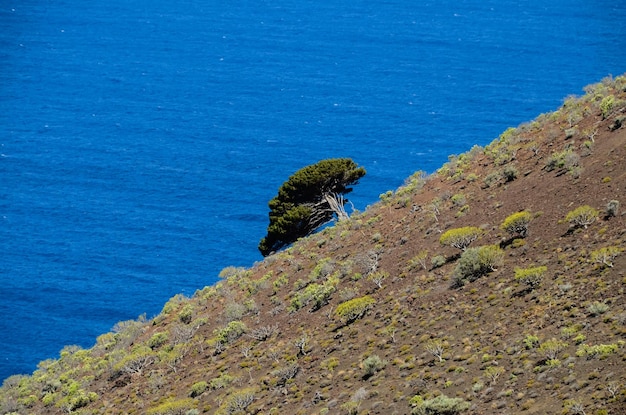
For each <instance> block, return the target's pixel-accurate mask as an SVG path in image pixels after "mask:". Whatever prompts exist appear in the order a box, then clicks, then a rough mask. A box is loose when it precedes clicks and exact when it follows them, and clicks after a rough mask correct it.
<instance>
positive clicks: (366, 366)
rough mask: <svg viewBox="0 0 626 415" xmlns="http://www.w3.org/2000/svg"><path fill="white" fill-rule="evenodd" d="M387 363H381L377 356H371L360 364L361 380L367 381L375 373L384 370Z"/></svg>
mask: <svg viewBox="0 0 626 415" xmlns="http://www.w3.org/2000/svg"><path fill="white" fill-rule="evenodd" d="M386 365H387V362H385V361H383V360H382V359H381V358H380V357H379V356H378V355H375V354H374V355H371V356H369V357H368V358H367V359H365V360H364V361H363V363H361V368H362V369H363V379H369V378H370V377H372V376H374V375H375V374H376V372H380V371H381V370H383V369H384V368H385V366H386Z"/></svg>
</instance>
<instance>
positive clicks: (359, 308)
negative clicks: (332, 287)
mask: <svg viewBox="0 0 626 415" xmlns="http://www.w3.org/2000/svg"><path fill="white" fill-rule="evenodd" d="M375 302H376V300H374V299H373V298H372V297H370V296H369V295H366V296H363V297H358V298H353V299H352V300H348V301H344V302H343V303H341V304H339V305H338V306H337V308H336V309H335V314H336V315H337V317H339V318H340V319H341V320H342V321H343V322H344V323H345V324H349V323H352V322H353V321H355V320H357V319H359V318H361V317H363V316H364V315H365V313H367V310H369V309H370V307H371V306H372V305H373V304H374V303H375Z"/></svg>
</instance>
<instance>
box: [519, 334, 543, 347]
mask: <svg viewBox="0 0 626 415" xmlns="http://www.w3.org/2000/svg"><path fill="white" fill-rule="evenodd" d="M523 342H524V345H526V348H527V349H534V348H535V347H537V346H538V345H539V337H537V336H535V335H532V334H529V335H527V336H526V337H525V338H524V340H523Z"/></svg>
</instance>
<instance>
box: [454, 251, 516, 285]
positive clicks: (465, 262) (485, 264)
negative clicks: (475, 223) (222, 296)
mask: <svg viewBox="0 0 626 415" xmlns="http://www.w3.org/2000/svg"><path fill="white" fill-rule="evenodd" d="M503 258H504V251H503V250H502V249H501V248H500V247H499V246H497V245H485V246H481V247H478V248H470V249H468V250H466V251H465V252H463V254H462V255H461V258H460V259H459V262H458V263H457V264H456V267H455V268H454V271H453V275H452V276H453V281H454V283H453V285H455V286H462V285H463V284H464V283H465V282H466V281H468V282H472V281H475V280H477V279H478V278H480V277H482V276H483V275H486V274H488V273H489V272H492V271H495V269H496V267H498V266H499V265H501V263H502V259H503Z"/></svg>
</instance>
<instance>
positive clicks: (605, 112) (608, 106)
mask: <svg viewBox="0 0 626 415" xmlns="http://www.w3.org/2000/svg"><path fill="white" fill-rule="evenodd" d="M615 102H616V100H615V96H614V95H607V96H605V97H604V98H602V101H600V112H601V113H602V119H605V118H607V117H608V116H609V114H610V113H611V112H612V111H613V108H614V107H615Z"/></svg>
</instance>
